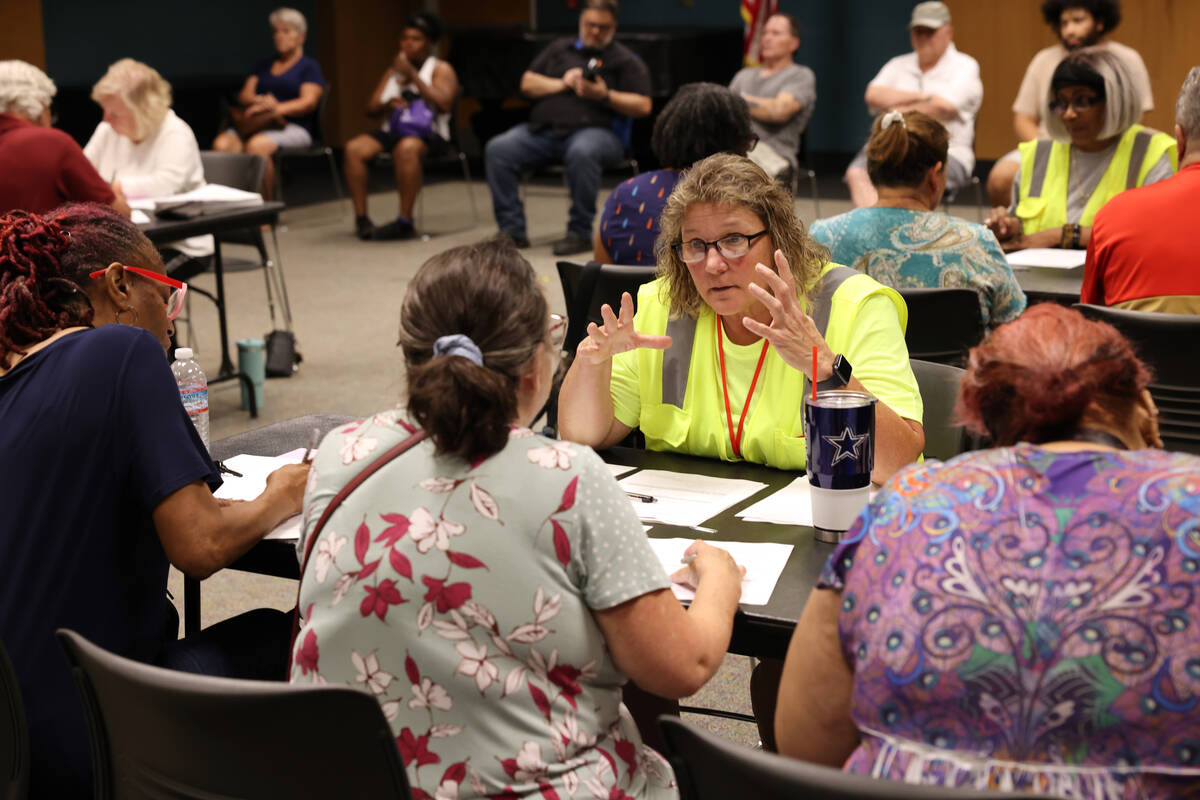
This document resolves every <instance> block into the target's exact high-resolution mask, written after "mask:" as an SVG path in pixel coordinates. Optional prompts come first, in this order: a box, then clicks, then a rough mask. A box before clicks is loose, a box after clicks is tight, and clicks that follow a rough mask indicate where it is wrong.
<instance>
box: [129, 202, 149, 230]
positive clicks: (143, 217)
mask: <svg viewBox="0 0 1200 800" xmlns="http://www.w3.org/2000/svg"><path fill="white" fill-rule="evenodd" d="M129 206H130V208H131V209H132V211H130V213H129V220H130V221H131V222H132V223H133V224H134V225H149V224H150V222H151V220H150V215H149V214H147V213H146V212H145V211H143V210H142V209H140V208H133V203H130V204H129Z"/></svg>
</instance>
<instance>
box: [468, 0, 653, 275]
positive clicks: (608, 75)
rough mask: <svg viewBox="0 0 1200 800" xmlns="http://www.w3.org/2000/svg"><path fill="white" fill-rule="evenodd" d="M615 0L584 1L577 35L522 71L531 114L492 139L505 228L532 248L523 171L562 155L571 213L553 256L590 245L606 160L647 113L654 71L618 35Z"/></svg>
mask: <svg viewBox="0 0 1200 800" xmlns="http://www.w3.org/2000/svg"><path fill="white" fill-rule="evenodd" d="M616 31H617V3H616V0H584V2H583V13H581V14H580V16H579V38H578V39H570V38H563V39H558V40H556V41H554V42H552V43H551V44H550V45H549V46H548V47H547V48H546V49H545V50H543V51H542V52H541V53H539V54H538V56H537V58H535V59H534V60H533V63H532V64H530V65H529V69H528V70H526V71H525V73H524V74H523V75H522V76H521V92H522V94H524V95H526V96H527V97H529V98H531V99H533V100H534V106H533V112H532V114H531V115H530V121H529V122H528V123H524V124H521V125H518V126H516V127H515V128H511V129H510V130H508V131H506V132H504V133H502V134H500V135H499V136H496V137H495V138H493V139H492V140H491V141H489V142H488V143H487V148H486V150H485V154H484V158H485V160H486V162H487V178H488V188H490V189H491V190H492V208H493V209H494V211H495V213H496V223H497V224H498V225H499V226H500V231H501V232H502V233H506V234H508V235H509V236H511V237H512V238H513V240H514V241H515V242H516V243H517V246H518V247H528V246H529V239H528V237H527V236H526V234H525V208H524V206H523V205H522V204H521V198H520V195H519V194H518V187H519V183H520V179H521V173H523V172H528V171H529V170H531V169H536V168H537V167H540V166H543V165H545V164H551V163H558V162H561V163H562V164H563V165H564V166H565V167H566V170H567V185H568V186H569V187H570V191H571V212H570V215H569V217H568V219H567V236H566V238H564V239H560V240H559V241H557V242H555V243H554V254H555V255H559V256H562V255H569V254H571V253H580V252H584V251H587V250H591V249H592V219H593V218H594V217H595V215H596V194H597V192H598V191H599V190H600V177H601V174H602V172H603V169H604V165H605V164H608V163H612V162H614V161H618V160H620V158H621V155H622V154H623V153H624V150H625V144H624V142H623V141H622V135H621V134H620V133H618V131H623V132H624V133H625V137H624V138H626V139H627V138H628V126H629V124H630V122H631V120H630V119H629V118H630V117H644V116H646V115H647V114H649V113H650V73H649V71H648V70H647V69H646V65H645V64H644V63H643V62H642V60H641V59H640V58H638V57H637V56H636V55H634V54H633V52H632V51H631V50H630V49H629V48H627V47H625V46H624V45H622V44H619V43H617V42H614V41H613V34H615V33H616Z"/></svg>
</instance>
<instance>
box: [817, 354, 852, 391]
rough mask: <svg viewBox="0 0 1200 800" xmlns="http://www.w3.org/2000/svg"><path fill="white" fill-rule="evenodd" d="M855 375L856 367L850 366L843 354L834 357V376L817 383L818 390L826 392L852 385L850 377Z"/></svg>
mask: <svg viewBox="0 0 1200 800" xmlns="http://www.w3.org/2000/svg"><path fill="white" fill-rule="evenodd" d="M853 373H854V367H852V366H850V362H849V361H847V360H846V357H845V356H844V355H842V354H841V353H838V354H837V355H836V356H834V357H833V374H832V375H830V376H829V377H828V378H826V379H825V380H823V381H818V382H817V389H819V390H821V391H824V390H826V389H841V388H843V387H845V386H848V385H850V376H851V375H852V374H853Z"/></svg>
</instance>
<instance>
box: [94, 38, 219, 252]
mask: <svg viewBox="0 0 1200 800" xmlns="http://www.w3.org/2000/svg"><path fill="white" fill-rule="evenodd" d="M92 99H93V100H95V101H96V103H97V104H99V106H100V107H101V108H102V109H104V119H103V120H102V121H101V122H100V124H99V125H97V126H96V130H95V132H93V133H92V138H91V139H89V140H88V143H87V144H86V145H85V146H84V148H83V153H84V155H86V156H87V157H88V160H89V161H91V162H92V164H93V165H94V166H95V167H96V171H97V172H99V173H100V177H102V178H104V180H106V181H108V182H109V183H111V184H112V186H113V189H114V191H119V192H123V193H124V195H125V196H126V197H129V198H132V199H138V198H146V197H166V196H168V195H173V194H181V193H183V192H190V191H191V190H192V189H196V188H199V187H201V186H203V185H204V166H203V165H202V164H201V163H200V145H199V144H198V143H197V142H196V134H194V133H192V129H191V127H190V126H189V125H188V124H187V123H186V122H184V121H183V120H182V119H180V118H179V117H178V116H177V115H176V114H175V112H174V111H172V110H171V84H169V83H167V81H166V80H165V79H164V78H163V77H162V75H159V74H158V71H157V70H156V69H154V68H153V67H151V66H149V65H148V64H143V63H142V62H140V61H134V60H133V59H132V58H122V59H121V60H120V61H117V62H116V63H114V64H113V65H112V66H110V67H109V68H108V72H106V73H104V77H102V78H101V79H100V80H99V81H97V82H96V85H95V86H93V87H92ZM172 250H173V251H177V252H170V251H172ZM212 251H213V239H212V237H211V236H194V237H192V238H190V239H187V240H184V241H182V242H175V243H173V244H172V245H171V246H170V248H168V249H167V251H166V252H164V253H163V260H164V261H166V262H167V269H168V271H172V270H174V269H175V268H176V267H177V266H178V265H179V264H182V263H183V262H184V261H186V260H188V259H190V258H202V257H205V256H208V255H210V254H211V253H212ZM175 262H177V263H175Z"/></svg>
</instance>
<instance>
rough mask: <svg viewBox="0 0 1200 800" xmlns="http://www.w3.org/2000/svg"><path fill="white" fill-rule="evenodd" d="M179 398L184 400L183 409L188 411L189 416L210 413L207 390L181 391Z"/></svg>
mask: <svg viewBox="0 0 1200 800" xmlns="http://www.w3.org/2000/svg"><path fill="white" fill-rule="evenodd" d="M179 397H180V399H182V400H183V407H184V408H186V409H187V412H188V413H189V414H200V413H202V412H205V411H208V390H207V389H192V390H187V391H180V392H179Z"/></svg>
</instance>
